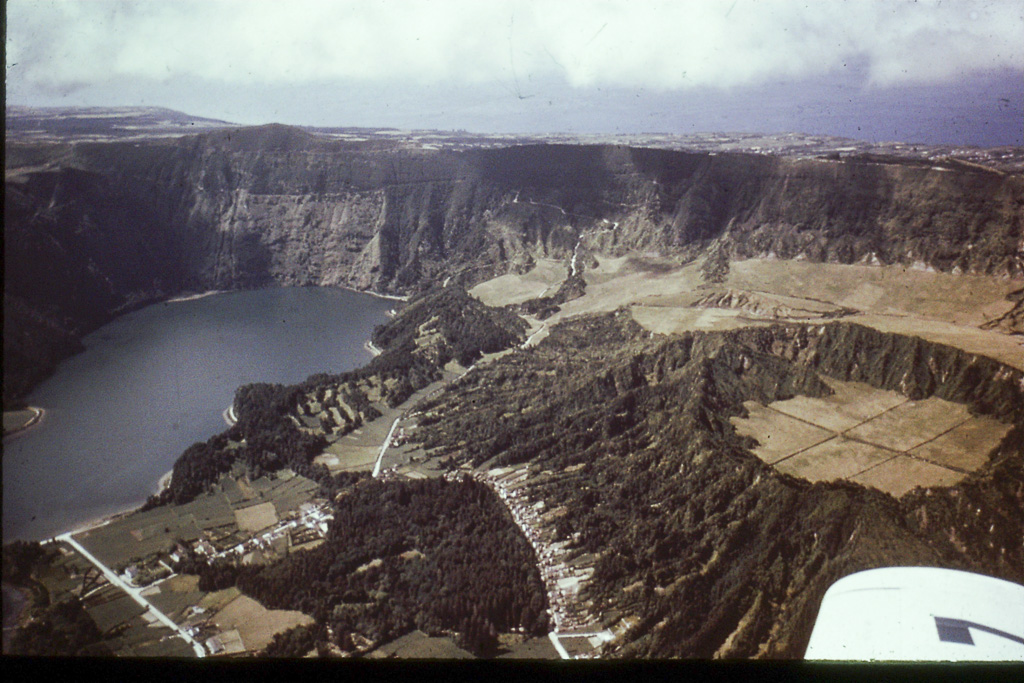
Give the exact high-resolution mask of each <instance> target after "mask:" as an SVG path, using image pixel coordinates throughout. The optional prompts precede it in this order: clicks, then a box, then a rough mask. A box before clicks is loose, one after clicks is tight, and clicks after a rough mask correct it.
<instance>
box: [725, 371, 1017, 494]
mask: <svg viewBox="0 0 1024 683" xmlns="http://www.w3.org/2000/svg"><path fill="white" fill-rule="evenodd" d="M822 379H823V380H824V381H825V382H827V383H828V384H829V386H831V387H832V389H833V390H834V392H835V393H834V394H833V395H832V396H826V397H823V398H811V397H809V396H797V397H795V398H792V399H788V400H785V401H776V402H774V403H772V404H771V405H770V406H763V405H761V404H759V403H756V402H753V401H748V402H747V403H744V404H743V405H744V407H745V408H746V409H747V411H748V413H749V417H747V418H737V417H733V418H731V421H732V424H733V426H734V427H735V428H736V432H737V434H740V435H742V436H751V437H753V438H755V439H757V441H758V444H759V445H758V446H757V447H756V448H754V450H753V453H754V455H756V456H757V457H758V458H760V459H761V460H763V461H765V462H766V463H768V464H770V465H774V466H775V468H776V469H777V470H778V471H779V472H783V473H785V474H789V475H791V476H794V477H801V478H803V479H807V480H809V481H833V480H836V479H847V480H850V481H853V482H856V483H859V484H863V485H865V486H871V487H874V488H877V489H881V490H882V491H885V492H886V493H889V494H891V495H893V496H897V497H899V496H902V495H903V494H905V493H907V492H909V491H911V490H913V489H914V488H915V487H917V486H926V487H927V486H952V485H954V484H956V483H957V482H959V481H960V480H962V479H963V478H964V476H966V473H967V472H972V471H974V470H976V469H978V468H979V467H981V466H982V465H984V464H985V463H986V462H987V461H988V456H989V453H991V452H992V450H993V449H994V448H995V447H996V446H998V445H999V443H1000V442H1001V441H1002V439H1004V438H1005V437H1006V434H1007V433H1008V432H1009V430H1010V428H1011V426H1010V425H1008V424H1004V423H1002V422H999V421H997V420H994V419H992V418H987V417H973V416H972V415H971V414H970V411H969V410H968V409H967V406H965V405H962V404H959V403H952V402H950V401H944V400H942V399H939V398H935V397H932V398H929V399H926V400H924V401H911V400H909V399H908V398H907V397H905V396H902V395H900V394H898V393H896V392H893V391H883V390H881V389H875V388H874V387H871V386H869V385H867V384H861V383H858V382H841V381H838V380H834V379H831V378H828V377H823V378H822Z"/></svg>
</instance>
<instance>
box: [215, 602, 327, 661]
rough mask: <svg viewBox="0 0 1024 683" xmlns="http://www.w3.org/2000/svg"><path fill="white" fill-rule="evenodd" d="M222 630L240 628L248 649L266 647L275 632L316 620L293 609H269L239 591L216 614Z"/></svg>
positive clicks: (216, 619) (240, 633) (216, 620)
mask: <svg viewBox="0 0 1024 683" xmlns="http://www.w3.org/2000/svg"><path fill="white" fill-rule="evenodd" d="M213 621H214V623H216V624H217V626H218V627H219V628H220V629H221V630H222V631H230V630H232V629H237V630H238V633H239V635H241V637H242V641H243V642H244V643H245V648H246V649H247V650H262V649H263V648H265V647H266V646H267V643H269V642H270V639H271V638H273V636H274V634H275V633H279V632H281V631H285V630H287V629H289V628H292V627H293V626H299V625H302V624H311V623H313V618H312V617H310V616H307V615H305V614H303V613H302V612H295V611H291V610H268V609H267V608H266V607H264V606H263V605H261V604H260V603H258V602H256V601H255V600H253V599H252V598H250V597H247V596H245V595H239V596H238V597H237V598H235V599H234V600H232V601H231V602H230V603H228V604H227V605H226V606H225V607H224V608H223V609H222V610H221V611H220V612H218V613H217V614H216V616H214V617H213Z"/></svg>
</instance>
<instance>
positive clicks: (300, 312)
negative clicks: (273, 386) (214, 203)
mask: <svg viewBox="0 0 1024 683" xmlns="http://www.w3.org/2000/svg"><path fill="white" fill-rule="evenodd" d="M393 306H394V302H392V301H388V300H386V299H380V298H377V297H373V296H370V295H366V294H360V293H356V292H349V291H345V290H339V289H330V288H315V287H312V288H282V289H262V290H254V291H246V292H231V293H226V294H217V295H213V296H209V297H205V298H201V299H195V300H192V301H179V302H173V303H171V302H168V303H161V304H156V305H153V306H149V307H147V308H144V309H141V310H139V311H136V312H134V313H130V314H128V315H126V316H123V317H121V318H118V319H117V320H115V321H114V322H112V323H110V324H109V325H107V326H105V327H103V328H101V329H100V330H97V331H96V332H94V333H93V334H91V335H89V336H88V337H86V338H85V340H84V344H85V346H86V350H85V351H84V352H82V353H80V354H78V355H77V356H74V357H73V358H70V359H68V360H66V361H65V362H63V363H62V364H61V365H60V367H59V368H58V369H57V372H56V373H55V374H54V375H53V377H51V378H50V379H49V380H47V381H46V382H44V383H43V384H41V385H40V386H39V387H38V388H37V389H36V391H35V392H33V393H32V395H31V396H30V397H29V403H30V404H32V405H35V406H40V407H42V408H45V409H46V416H45V417H44V419H43V421H42V423H41V424H40V425H38V426H36V427H34V428H32V429H30V430H28V431H26V432H24V433H21V434H16V435H14V436H11V437H8V438H6V439H4V443H3V451H4V453H3V492H4V495H3V538H4V542H10V541H12V540H15V539H27V540H38V539H43V538H48V537H50V536H53V535H55V534H58V533H61V532H64V531H69V530H71V529H74V528H76V527H78V526H81V525H83V524H85V523H86V522H89V521H91V520H95V519H98V518H100V517H103V516H106V515H109V514H113V513H116V512H120V511H123V510H126V509H130V508H132V507H135V506H137V505H139V504H141V503H142V502H144V501H145V499H146V497H147V496H149V495H150V494H152V493H154V492H155V491H156V490H157V485H158V482H159V480H160V477H161V476H162V475H164V474H165V473H166V472H167V471H168V470H170V469H171V467H172V465H173V464H174V460H175V459H176V458H177V457H178V455H180V454H181V453H182V451H184V450H185V448H187V447H188V446H190V445H191V444H193V443H195V442H196V441H205V440H206V439H208V438H209V437H211V436H213V435H214V434H216V433H218V432H220V431H223V430H224V429H225V428H226V425H225V423H224V420H223V417H222V413H223V411H224V409H225V408H227V407H228V406H229V405H230V404H231V401H232V399H233V397H234V393H235V389H236V388H237V387H238V386H239V385H241V384H246V383H250V382H279V383H283V384H290V383H296V382H300V381H302V380H303V379H305V378H306V377H307V376H309V375H311V374H313V373H317V372H339V371H342V370H349V369H352V368H355V367H358V366H360V365H363V364H364V363H366V362H367V361H368V360H369V359H370V354H369V353H368V352H367V351H366V350H365V349H364V348H363V345H364V343H365V342H366V341H367V340H368V339H369V338H370V334H371V333H372V331H373V328H374V326H376V325H378V324H380V323H382V322H384V320H385V314H386V312H387V311H388V309H390V308H392V307H393Z"/></svg>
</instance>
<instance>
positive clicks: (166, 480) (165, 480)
mask: <svg viewBox="0 0 1024 683" xmlns="http://www.w3.org/2000/svg"><path fill="white" fill-rule="evenodd" d="M173 475H174V470H173V469H171V470H167V473H166V474H164V476H162V477H160V481H158V482H157V483H156V495H158V496H159V495H160V494H161V493H163V492H164V491H166V490H167V489H168V488H170V486H171V476H173Z"/></svg>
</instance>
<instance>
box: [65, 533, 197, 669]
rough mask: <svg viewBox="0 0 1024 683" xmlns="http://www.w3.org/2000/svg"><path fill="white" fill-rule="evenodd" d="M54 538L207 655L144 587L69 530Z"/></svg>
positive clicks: (193, 647) (195, 648)
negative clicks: (153, 601)
mask: <svg viewBox="0 0 1024 683" xmlns="http://www.w3.org/2000/svg"><path fill="white" fill-rule="evenodd" d="M54 540H56V541H64V542H65V543H67V544H68V545H70V546H71V547H72V548H74V549H75V550H77V551H78V552H79V553H81V555H82V557H84V558H85V559H87V560H89V561H90V562H92V563H93V564H94V565H96V567H97V568H98V569H99V570H100V571H101V572H103V575H104V576H106V577H107V580H108V581H110V583H112V584H114V585H115V586H117V587H118V588H120V589H121V590H123V591H124V592H125V593H127V594H128V595H129V596H130V597H131V598H132V600H134V601H135V602H137V603H139V604H140V605H142V606H143V607H145V608H146V609H147V610H149V611H150V612H151V613H152V614H153V616H154V617H156V618H157V619H158V620H159V621H160V622H161V623H163V624H164V625H165V626H167V627H168V628H170V629H172V630H174V631H176V632H177V633H178V635H179V636H181V637H182V638H184V639H185V642H187V643H188V644H189V645H191V646H192V649H193V650H195V653H196V657H205V656H206V648H204V647H203V646H202V644H200V643H199V642H198V641H196V640H195V639H194V638H193V637H192V636H190V635H189V634H188V633H186V632H185V630H184V629H183V628H181V627H180V626H178V625H177V624H175V623H174V622H173V621H171V619H170V617H168V616H167V615H166V614H164V613H163V612H161V611H160V610H158V609H157V608H156V607H154V606H153V605H152V604H151V603H150V602H149V600H147V599H146V598H145V596H143V595H142V590H143V589H142V588H137V587H135V586H132V585H131V584H129V583H127V582H126V581H124V580H123V579H122V578H121V577H120V576H118V575H117V574H115V573H114V570H112V569H110V568H109V567H108V566H107V565H105V564H103V563H102V562H100V561H99V560H98V559H96V556H95V555H93V554H92V553H90V552H89V551H88V550H86V549H85V548H84V547H82V544H81V543H79V542H78V541H76V540H75V539H74V538H72V537H71V533H70V532H68V533H66V534H61V535H60V536H56V537H55V538H54Z"/></svg>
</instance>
